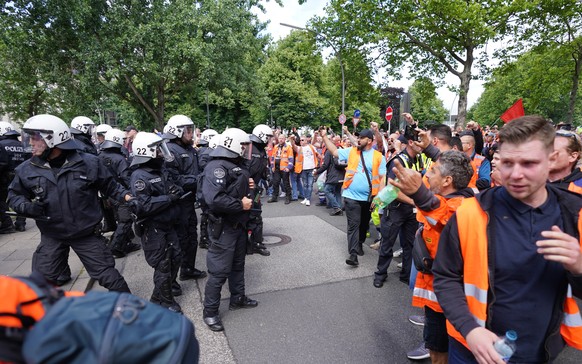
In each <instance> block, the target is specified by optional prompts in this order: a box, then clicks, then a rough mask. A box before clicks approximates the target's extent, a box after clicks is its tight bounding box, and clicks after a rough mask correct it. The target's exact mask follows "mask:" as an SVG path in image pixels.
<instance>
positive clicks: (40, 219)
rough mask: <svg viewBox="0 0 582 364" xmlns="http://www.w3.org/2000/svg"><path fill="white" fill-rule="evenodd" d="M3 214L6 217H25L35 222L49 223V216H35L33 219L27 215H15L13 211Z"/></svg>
mask: <svg viewBox="0 0 582 364" xmlns="http://www.w3.org/2000/svg"><path fill="white" fill-rule="evenodd" d="M4 213H5V214H6V215H8V216H16V217H27V218H29V219H35V220H38V221H51V218H50V216H35V217H33V216H27V215H23V214H19V213H16V212H14V211H4Z"/></svg>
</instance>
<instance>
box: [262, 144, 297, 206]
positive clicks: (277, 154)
mask: <svg viewBox="0 0 582 364" xmlns="http://www.w3.org/2000/svg"><path fill="white" fill-rule="evenodd" d="M286 139H287V138H286V137H285V135H283V134H280V135H279V137H278V142H279V143H278V144H276V145H275V146H274V147H273V150H272V152H271V170H272V171H273V195H272V196H271V197H270V198H269V200H267V202H277V199H278V198H279V186H280V185H281V183H283V186H284V188H285V204H289V203H290V202H291V182H290V180H289V172H290V171H291V170H292V169H293V148H291V146H290V145H289V144H287V143H286V142H285V141H286Z"/></svg>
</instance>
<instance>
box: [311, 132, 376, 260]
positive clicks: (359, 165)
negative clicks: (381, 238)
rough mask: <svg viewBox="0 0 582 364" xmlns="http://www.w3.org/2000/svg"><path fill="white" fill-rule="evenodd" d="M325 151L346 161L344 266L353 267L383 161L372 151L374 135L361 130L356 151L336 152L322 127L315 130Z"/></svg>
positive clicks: (343, 193) (337, 150) (365, 229)
mask: <svg viewBox="0 0 582 364" xmlns="http://www.w3.org/2000/svg"><path fill="white" fill-rule="evenodd" d="M319 133H320V135H321V137H322V138H323V142H324V143H325V146H326V148H327V150H328V151H329V152H330V153H331V154H332V155H333V157H336V158H339V159H340V160H347V161H348V165H347V167H346V174H345V178H344V183H343V186H342V187H343V192H342V197H344V201H345V208H346V217H347V220H348V253H349V255H350V256H349V258H348V259H346V264H348V265H351V266H357V265H358V264H359V263H358V255H364V250H363V249H362V245H363V243H364V240H366V231H367V230H368V225H369V223H370V216H371V214H372V211H371V209H370V207H371V203H372V199H373V198H374V196H376V195H377V194H378V192H379V191H380V190H381V189H382V188H383V187H384V185H385V183H386V159H385V158H384V156H383V155H382V153H380V152H378V151H377V150H375V149H373V148H372V144H373V142H374V133H373V132H372V131H371V130H370V129H364V130H362V131H361V132H360V134H359V135H358V140H357V141H358V145H357V147H352V148H349V149H338V148H337V147H336V146H335V144H334V143H333V142H332V141H331V140H330V139H329V138H328V137H327V131H326V128H325V127H322V128H320V129H319Z"/></svg>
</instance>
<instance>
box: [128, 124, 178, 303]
mask: <svg viewBox="0 0 582 364" xmlns="http://www.w3.org/2000/svg"><path fill="white" fill-rule="evenodd" d="M133 150H134V156H133V160H132V162H131V166H132V167H134V166H135V167H136V169H135V170H134V171H133V173H132V174H131V182H130V184H131V191H132V194H133V195H134V196H135V199H136V200H137V202H136V203H135V215H136V217H137V221H136V225H137V227H138V231H139V230H141V244H142V247H143V251H144V256H145V259H146V262H147V263H148V264H149V265H150V267H152V268H154V277H153V279H154V291H153V293H152V296H151V298H150V301H151V302H153V303H156V304H159V305H160V306H162V307H165V308H167V309H169V310H170V311H173V312H178V313H180V312H182V308H181V307H180V305H179V304H178V302H176V300H175V299H174V292H173V291H174V290H173V289H172V282H174V280H175V279H176V276H177V274H178V269H179V263H180V245H179V242H178V235H177V234H176V224H177V223H178V221H179V215H180V206H179V204H178V200H179V199H180V197H181V196H182V194H183V190H182V189H181V188H180V187H178V186H176V185H174V184H172V183H171V182H170V181H169V179H168V175H167V173H165V172H164V161H166V162H169V161H171V160H172V158H173V156H172V154H171V153H170V151H169V150H168V148H167V146H166V142H165V140H164V139H162V138H161V137H160V136H158V135H156V134H154V133H146V132H139V133H137V135H136V136H135V139H134V141H133ZM138 235H140V234H139V233H138Z"/></svg>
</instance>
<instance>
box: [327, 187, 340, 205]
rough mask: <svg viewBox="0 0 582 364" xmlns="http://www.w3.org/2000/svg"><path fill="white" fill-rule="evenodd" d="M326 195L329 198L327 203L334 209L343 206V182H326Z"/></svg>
mask: <svg viewBox="0 0 582 364" xmlns="http://www.w3.org/2000/svg"><path fill="white" fill-rule="evenodd" d="M325 197H326V198H327V205H328V206H329V207H331V208H334V209H341V208H342V184H341V183H326V184H325Z"/></svg>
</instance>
